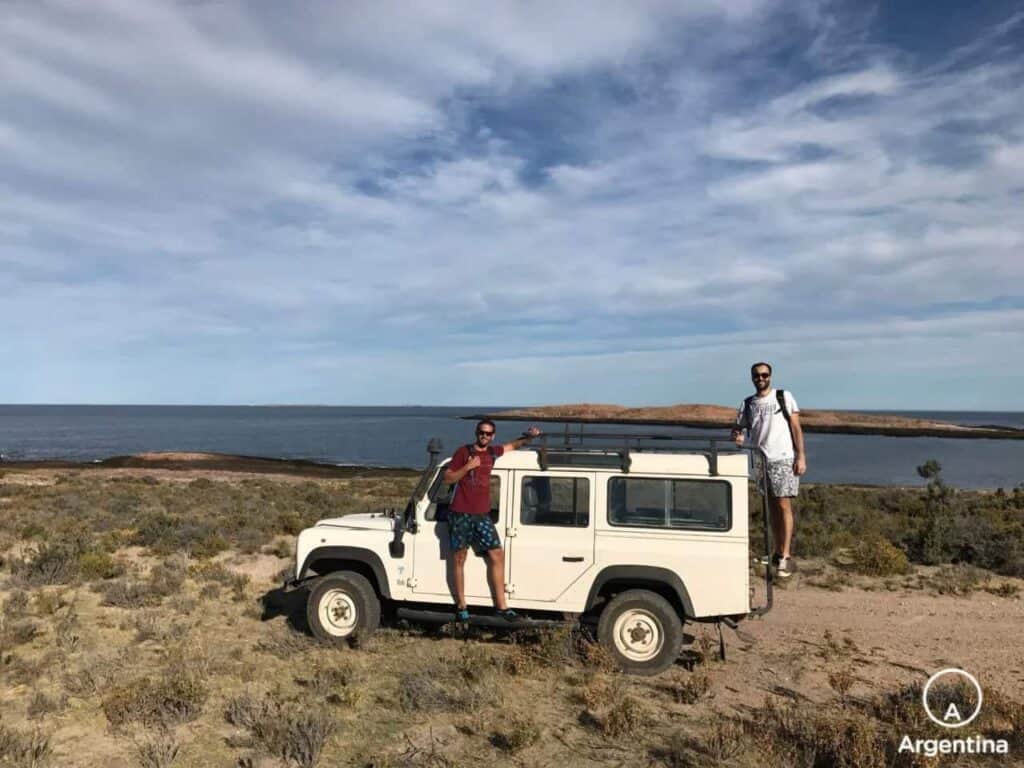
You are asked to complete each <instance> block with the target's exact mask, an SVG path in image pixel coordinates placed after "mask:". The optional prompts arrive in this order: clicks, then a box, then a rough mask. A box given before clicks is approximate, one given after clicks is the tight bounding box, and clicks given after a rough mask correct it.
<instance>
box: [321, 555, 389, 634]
mask: <svg viewBox="0 0 1024 768" xmlns="http://www.w3.org/2000/svg"><path fill="white" fill-rule="evenodd" d="M306 621H307V622H308V623H309V628H310V630H312V632H313V635H314V636H315V637H316V638H317V639H318V640H320V641H322V642H325V643H331V644H332V645H342V644H347V643H353V642H360V641H362V640H365V639H366V638H368V637H369V636H370V635H372V634H373V633H374V632H376V631H377V627H379V626H380V600H379V599H378V598H377V593H376V592H375V591H374V589H373V586H372V585H371V584H370V582H369V581H367V580H366V577H364V576H362V575H360V574H358V573H355V572H354V571H338V572H337V573H332V574H330V575H329V576H324V577H323V578H322V579H320V580H319V581H317V583H316V586H315V587H313V589H312V590H311V591H310V593H309V599H308V600H307V601H306Z"/></svg>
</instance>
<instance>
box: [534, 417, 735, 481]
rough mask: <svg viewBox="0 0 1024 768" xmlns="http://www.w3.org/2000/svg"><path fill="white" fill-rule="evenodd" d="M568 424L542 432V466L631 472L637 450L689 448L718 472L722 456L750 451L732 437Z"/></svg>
mask: <svg viewBox="0 0 1024 768" xmlns="http://www.w3.org/2000/svg"><path fill="white" fill-rule="evenodd" d="M571 426H572V425H571V424H566V425H565V430H564V432H562V433H556V432H543V433H541V435H540V439H539V440H540V441H539V444H538V445H535V446H534V447H535V450H536V451H537V462H538V464H539V465H540V468H541V469H545V470H546V469H548V468H549V467H618V468H619V469H621V471H622V472H623V473H628V472H629V468H630V465H631V464H632V458H631V457H632V454H633V453H670V452H679V451H680V450H685V451H686V452H688V453H694V454H701V455H703V456H705V457H706V458H707V460H708V472H709V474H711V475H718V455H719V453H722V452H727V453H736V452H739V451H743V450H749V449H745V448H741V447H738V446H737V445H736V443H735V442H734V441H733V439H732V438H731V437H728V436H722V435H710V434H686V435H680V434H672V433H637V432H587V431H584V429H583V427H584V425H583V424H578V427H579V429H578V430H573V429H571Z"/></svg>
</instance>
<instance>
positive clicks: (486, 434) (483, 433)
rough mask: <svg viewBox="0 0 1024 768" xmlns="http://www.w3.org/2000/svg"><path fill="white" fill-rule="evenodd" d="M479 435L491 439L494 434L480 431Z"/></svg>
mask: <svg viewBox="0 0 1024 768" xmlns="http://www.w3.org/2000/svg"><path fill="white" fill-rule="evenodd" d="M477 434H478V435H484V436H486V437H490V436H491V435H493V434H494V433H493V432H484V431H483V430H482V429H481V430H480V431H478V432H477Z"/></svg>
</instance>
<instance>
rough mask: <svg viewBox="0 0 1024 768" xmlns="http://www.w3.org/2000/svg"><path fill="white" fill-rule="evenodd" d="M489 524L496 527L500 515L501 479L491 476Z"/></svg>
mask: <svg viewBox="0 0 1024 768" xmlns="http://www.w3.org/2000/svg"><path fill="white" fill-rule="evenodd" d="M490 491H491V522H492V523H494V524H495V525H497V523H498V516H499V515H500V514H501V478H500V477H498V476H497V475H491V488H490Z"/></svg>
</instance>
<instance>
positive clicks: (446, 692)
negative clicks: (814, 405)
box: [0, 473, 1024, 768]
mask: <svg viewBox="0 0 1024 768" xmlns="http://www.w3.org/2000/svg"><path fill="white" fill-rule="evenodd" d="M410 485H411V482H410V481H409V480H408V479H405V478H398V479H396V478H378V479H373V478H371V479H367V480H360V481H358V482H355V481H349V480H345V481H335V480H329V481H328V480H325V481H316V482H305V481H296V480H294V479H290V480H288V481H286V482H285V481H282V482H277V481H274V480H270V479H266V478H260V479H258V480H244V479H232V480H215V481H210V480H206V479H201V481H199V480H197V481H188V480H185V481H182V480H180V479H179V480H174V479H166V478H164V477H161V478H159V479H152V480H150V481H143V480H141V479H137V478H131V479H128V480H125V481H121V480H113V479H106V480H102V481H100V480H90V479H89V477H88V473H80V474H77V475H76V474H68V476H67V477H66V478H63V479H60V480H59V482H53V483H51V484H50V485H47V486H39V487H36V486H28V485H25V486H23V487H19V490H18V491H17V493H14V494H8V495H7V498H9V499H11V501H10V502H9V503H5V513H8V512H9V513H10V514H9V516H8V517H7V518H5V520H3V521H0V542H3V543H4V544H6V545H7V546H9V547H14V550H13V551H8V552H7V554H5V555H4V561H5V562H6V563H7V566H5V568H4V570H3V572H2V576H3V577H4V578H6V583H5V584H3V585H2V587H0V601H2V602H0V606H2V607H0V660H2V662H3V663H2V666H0V675H2V681H3V685H4V687H5V688H4V697H3V698H2V700H0V717H2V719H0V765H11V766H19V767H20V766H26V767H27V766H31V765H36V766H43V765H47V764H49V765H53V766H95V765H105V764H110V765H111V766H114V765H118V766H120V765H124V766H131V765H141V766H144V767H145V768H164V767H166V766H187V765H225V766H229V765H234V766H246V765H248V766H253V768H256V766H285V765H289V766H314V765H319V766H329V765H330V766H334V765H338V766H353V768H356V767H358V768H364V767H368V766H385V765H387V766H456V765H492V764H498V765H500V764H516V765H524V766H527V765H545V764H550V765H566V766H569V765H578V764H587V765H595V766H600V767H601V768H605V767H607V768H610V767H611V766H616V765H626V764H628V765H654V766H660V765H665V766H670V767H674V768H682V766H703V765H712V764H718V765H737V766H744V767H745V768H746V767H747V766H750V767H752V766H753V765H758V764H764V761H765V760H767V761H768V762H769V763H771V764H778V765H782V766H785V765H791V764H793V765H799V764H814V763H813V762H808V761H813V760H816V761H818V762H817V764H818V765H826V764H828V763H826V762H824V761H825V760H833V759H834V760H836V761H837V762H836V763H835V764H837V765H841V764H842V763H841V762H839V761H840V758H839V756H838V755H839V751H840V750H852V754H854V755H856V756H857V759H863V760H864V761H865V762H864V763H863V764H864V765H868V766H870V765H871V764H872V762H871V761H872V760H875V759H876V758H877V757H878V754H882V755H884V757H885V759H886V760H889V761H890V763H888V764H893V765H896V766H899V765H901V763H900V762H898V761H894V760H893V755H892V754H891V752H890V751H887V750H889V749H890V748H889V747H888V746H886V744H888V742H887V741H886V739H889V738H890V736H891V734H892V733H893V732H894V729H896V728H914V727H916V725H915V724H916V722H917V721H915V720H914V717H915V702H914V700H913V691H909V692H908V691H902V690H900V691H895V692H894V693H893V694H892V695H891V696H890V697H889V698H886V697H880V696H877V695H873V694H874V692H875V691H876V690H877V688H874V689H873V688H871V687H870V686H869V684H868V683H867V682H866V680H867V679H868V678H869V677H870V675H866V674H865V673H864V672H863V671H862V668H861V667H860V666H859V664H860V659H859V657H861V656H863V652H861V651H860V650H859V649H858V648H857V647H856V644H854V643H853V641H852V640H850V639H849V638H848V637H846V636H845V635H844V634H843V633H842V632H839V631H838V630H837V631H836V633H835V634H834V635H833V634H830V633H826V634H825V635H824V636H821V635H820V634H819V635H818V636H817V637H811V638H810V639H811V640H812V641H814V646H813V647H811V648H810V649H809V650H805V651H804V658H803V660H802V663H803V664H804V665H805V666H806V669H807V671H806V675H805V680H807V681H814V684H815V685H817V693H818V695H819V697H820V698H822V699H823V700H824V699H827V701H825V703H824V704H822V705H820V706H816V707H811V706H809V705H807V704H806V703H804V702H800V703H795V704H792V705H789V704H787V705H785V706H782V705H779V704H778V702H777V701H776V703H775V704H774V705H773V708H769V709H767V710H765V712H764V714H762V715H761V716H759V717H757V718H755V717H754V716H753V715H752V714H751V713H752V712H753V710H751V709H744V710H743V711H744V712H746V713H747V715H746V716H745V717H744V719H743V720H737V719H736V717H735V714H736V710H732V709H730V708H729V707H730V703H729V702H730V697H731V696H734V695H735V692H730V691H729V686H728V684H727V682H726V680H727V675H728V673H729V670H730V664H733V663H735V662H734V660H733V659H734V658H735V657H733V658H731V659H730V662H729V663H727V664H725V665H723V664H720V663H718V662H717V661H716V659H717V642H716V640H715V639H714V638H713V637H712V636H711V635H710V634H709V633H708V632H706V631H701V632H700V634H699V637H698V638H697V641H696V645H695V646H694V647H693V648H692V649H691V650H690V651H689V653H688V654H687V658H688V659H689V661H690V662H691V665H692V666H693V669H692V670H691V671H688V670H687V669H684V668H683V666H682V665H679V666H677V667H675V668H673V669H672V670H670V671H669V672H667V673H665V674H663V675H661V676H659V677H657V678H652V679H641V678H634V677H629V676H624V675H621V674H618V673H616V672H614V671H613V665H612V664H611V661H610V658H609V657H608V654H607V653H606V652H605V651H604V649H603V648H601V647H600V646H598V645H596V644H594V643H593V642H592V641H591V639H590V638H589V637H588V636H587V635H586V634H584V633H581V632H578V631H572V630H569V629H562V630H556V631H550V632H542V633H536V634H534V635H529V634H518V635H515V636H506V635H504V634H502V633H495V634H490V633H487V632H485V631H481V632H477V633H475V634H474V635H473V636H472V638H471V639H470V640H465V641H464V640H461V639H456V638H453V637H451V636H445V635H443V634H439V633H431V632H427V631H423V630H421V629H415V628H413V629H396V628H390V629H386V630H384V631H382V632H380V633H379V634H378V635H377V636H375V637H374V638H373V639H372V640H371V642H368V643H367V644H366V646H365V647H363V648H361V649H359V650H358V651H355V650H351V649H337V648H333V647H328V646H321V645H319V644H317V643H316V642H314V641H313V640H312V638H311V637H310V636H309V635H308V634H306V633H305V632H304V631H302V630H301V629H299V628H297V627H296V626H294V625H293V624H292V623H290V622H291V621H292V620H293V617H294V616H296V615H298V616H301V605H299V607H298V610H297V611H296V610H292V608H287V609H285V608H282V609H281V611H280V612H277V613H275V612H274V611H268V612H267V613H266V616H265V615H264V613H265V612H264V610H263V604H260V603H258V602H257V601H258V598H260V597H261V596H262V595H264V594H265V593H268V592H270V591H271V590H272V589H274V587H275V584H274V583H271V582H270V581H260V580H259V579H256V578H252V577H249V576H246V575H245V574H243V573H241V572H240V570H241V568H239V567H238V566H239V564H245V563H249V564H251V563H253V562H255V561H256V559H257V558H255V557H253V558H250V559H248V560H246V558H245V557H244V556H241V555H237V552H239V551H241V550H244V549H246V548H248V549H249V550H250V551H252V552H254V553H258V552H260V551H264V552H266V551H270V552H273V553H274V554H277V555H281V554H284V553H285V552H286V551H288V552H289V553H290V548H291V542H292V539H291V538H290V536H292V535H293V534H294V532H295V531H296V530H298V528H300V527H302V526H303V525H305V524H306V523H307V522H309V521H310V519H311V518H312V519H315V518H316V517H318V516H321V514H324V513H330V514H331V515H335V514H338V513H343V512H346V511H360V510H362V509H365V508H366V507H367V506H368V505H370V504H371V503H375V501H374V500H375V498H377V497H376V494H377V492H378V491H379V492H380V493H382V494H383V496H385V497H391V498H396V499H399V500H400V499H401V497H402V496H404V495H405V494H406V493H407V492H408V490H409V487H410ZM5 493H6V491H5ZM48 510H55V511H54V512H53V514H52V515H50V516H49V517H48V516H46V514H45V513H46V512H47V511H48ZM42 519H45V520H49V521H52V522H53V528H54V530H59V531H60V532H61V536H63V539H62V540H66V541H67V542H69V545H68V546H66V547H63V548H51V549H48V548H46V547H43V546H40V541H41V540H42V539H43V538H45V537H48V536H52V535H54V531H51V530H49V527H47V528H46V529H44V528H43V527H42V526H40V525H39V524H38V521H39V520H42ZM68 521H72V522H74V521H77V523H76V526H71V525H70V522H68ZM78 523H80V525H79V524H78ZM25 534H27V535H28V538H29V540H26V538H25ZM5 537H6V538H5ZM853 543H854V542H851V545H852V544H853ZM226 547H230V548H232V549H233V550H234V552H233V553H232V554H231V555H230V556H229V555H228V554H225V553H224V549H225V548H226ZM218 553H220V554H218ZM213 554H218V556H217V557H216V559H213V557H212V555H213ZM236 555H237V556H236ZM267 559H268V558H266V556H265V555H264V556H263V557H262V560H263V561H266V560H267ZM276 565H279V564H275V567H276ZM250 572H252V571H250ZM836 572H837V573H843V574H844V575H845V574H846V572H845V571H836ZM954 576H955V577H956V578H955V579H954V578H953V577H954ZM961 576H963V574H962V573H961V572H959V571H955V572H952V573H951V574H949V578H950V579H951V580H954V581H956V582H957V583H959V582H961V581H964V579H962V578H961ZM818 577H821V578H826V577H827V573H825V572H823V573H821V574H815V575H814V576H813V577H812V578H818ZM851 578H857V579H865V578H868V577H864V576H859V575H857V576H851ZM906 578H907V579H911V578H914V577H906ZM943 578H946V576H943ZM1002 584H1007V585H1009V586H1008V587H1003V586H1000V585H1002ZM1014 586H1016V585H1015V583H1014V582H1013V581H1009V580H1000V581H999V582H998V583H995V582H985V581H984V580H982V581H980V582H978V584H977V585H976V586H975V588H976V589H984V588H986V587H989V588H991V589H992V590H994V591H995V592H996V593H997V594H998V593H999V592H1000V591H1005V592H1006V593H1007V596H1009V597H1012V594H1011V592H1012V588H1013V587H1014ZM299 599H301V598H299ZM991 599H992V600H996V599H997V598H991ZM265 602H266V601H265ZM266 604H267V605H269V604H270V603H269V602H266ZM298 626H301V621H298ZM755 652H758V651H755ZM740 658H741V659H742V656H740ZM854 669H856V670H857V678H856V680H853V679H852V678H853V672H852V670H854ZM847 675H849V678H848V677H847ZM787 684H792V685H798V683H796V682H793V681H787ZM829 686H831V687H829ZM916 709H917V710H919V709H920V707H919V706H918V707H916ZM1022 711H1024V708H1022V707H1021V705H1020V704H1019V703H1016V702H1015V701H1014V700H1013V699H1012V698H1010V697H1005V696H1004V697H1000V696H999V694H998V692H996V691H992V692H990V691H989V690H988V689H987V688H986V707H985V719H984V721H983V722H982V727H983V729H984V732H985V733H990V734H1003V735H1004V736H1006V737H1007V738H1015V739H1018V741H1015V742H1014V743H1015V744H1018V745H1019V737H1018V736H1016V735H1014V734H1019V733H1021V732H1022V725H1021V717H1022V714H1021V713H1022ZM799 721H804V722H805V723H806V725H800V724H799ZM922 727H924V726H922ZM921 733H922V735H926V734H927V733H928V732H927V730H922V731H921ZM1020 748H1021V747H1020V746H1017V747H1015V749H1020ZM879 749H881V753H879V751H878V750H879ZM801 761H803V763H801ZM847 764H852V762H848V763H847ZM876 764H877V763H876Z"/></svg>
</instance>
